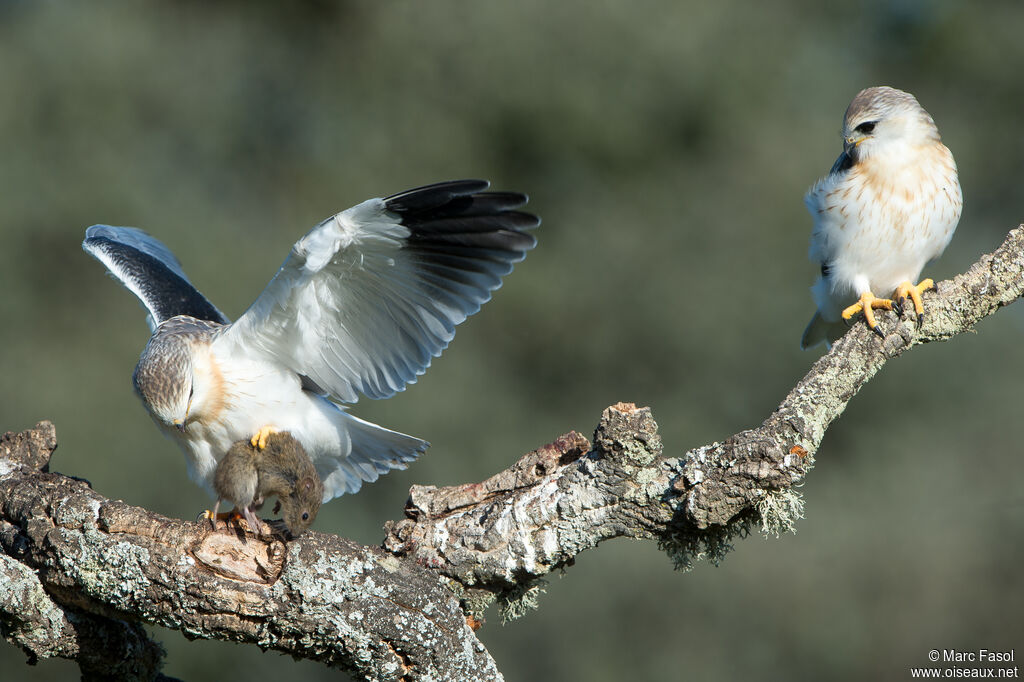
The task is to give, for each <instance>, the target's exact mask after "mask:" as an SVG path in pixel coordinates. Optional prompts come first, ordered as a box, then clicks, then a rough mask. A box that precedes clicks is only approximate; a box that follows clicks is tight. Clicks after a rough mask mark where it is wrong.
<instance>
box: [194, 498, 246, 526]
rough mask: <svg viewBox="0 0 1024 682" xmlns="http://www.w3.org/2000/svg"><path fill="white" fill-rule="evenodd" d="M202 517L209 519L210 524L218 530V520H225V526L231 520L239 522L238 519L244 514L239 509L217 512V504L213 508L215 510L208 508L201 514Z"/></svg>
mask: <svg viewBox="0 0 1024 682" xmlns="http://www.w3.org/2000/svg"><path fill="white" fill-rule="evenodd" d="M218 506H219V503H218ZM200 518H203V519H209V521H210V525H212V526H213V529H214V530H217V522H218V521H223V522H224V526H225V527H227V525H228V522H229V521H235V522H237V521H238V519H240V518H242V515H241V514H239V513H238V512H237V511H229V512H220V513H217V507H216V506H215V507H214V508H213V511H210V510H209V509H207V510H206V511H204V512H203V513H202V514H200Z"/></svg>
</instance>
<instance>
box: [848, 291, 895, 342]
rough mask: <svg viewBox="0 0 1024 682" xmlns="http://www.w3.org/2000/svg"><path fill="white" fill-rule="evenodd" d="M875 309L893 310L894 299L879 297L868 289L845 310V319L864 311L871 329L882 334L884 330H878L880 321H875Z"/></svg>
mask: <svg viewBox="0 0 1024 682" xmlns="http://www.w3.org/2000/svg"><path fill="white" fill-rule="evenodd" d="M875 310H892V301H891V300H890V299H888V298H878V297H877V296H875V295H874V294H873V293H871V292H870V291H866V292H864V293H863V294H861V296H860V300H859V301H857V302H856V303H854V304H853V305H851V306H850V307H849V308H847V309H846V310H844V311H843V319H844V320H849V319H850V318H851V317H853V316H854V315H856V314H857V313H860V312H862V313H864V320H865V321H866V322H867V323H868V327H869V328H870V329H871V331H873V332H874V333H876V334H878V335H879V336H882V332H880V331H878V322H876V321H875V312H874V311H875Z"/></svg>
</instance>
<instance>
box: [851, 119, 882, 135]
mask: <svg viewBox="0 0 1024 682" xmlns="http://www.w3.org/2000/svg"><path fill="white" fill-rule="evenodd" d="M877 123H878V121H864V122H863V123H861V124H860V125H859V126H857V127H856V128H854V129H853V130H854V132H857V133H864V134H865V135H870V134H871V132H872V131H873V130H874V129H875V124H877Z"/></svg>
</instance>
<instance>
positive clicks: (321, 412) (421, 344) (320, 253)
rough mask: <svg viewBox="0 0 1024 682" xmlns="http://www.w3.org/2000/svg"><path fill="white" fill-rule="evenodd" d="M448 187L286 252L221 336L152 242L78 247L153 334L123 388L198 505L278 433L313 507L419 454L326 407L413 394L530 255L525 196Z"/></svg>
mask: <svg viewBox="0 0 1024 682" xmlns="http://www.w3.org/2000/svg"><path fill="white" fill-rule="evenodd" d="M488 186H489V184H488V183H487V182H486V181H483V180H456V181H451V182H442V183H438V184H434V185H428V186H426V187H420V188H418V189H413V190H409V191H407V192H402V193H400V194H395V195H393V196H390V197H387V198H385V199H370V200H368V201H364V202H363V203H361V204H358V205H356V206H353V207H352V208H350V209H348V210H346V211H342V212H341V213H338V214H337V215H334V216H332V217H330V218H328V219H326V220H324V221H323V222H321V223H320V224H319V225H317V226H316V227H314V228H313V229H312V230H311V231H310V232H309V233H308V234H306V235H305V236H304V237H303V238H302V239H300V240H299V241H298V242H296V243H295V245H294V246H293V247H292V250H291V253H290V254H289V255H288V257H287V259H286V260H285V262H284V264H283V265H282V266H281V268H280V269H279V270H278V271H277V274H276V275H275V276H274V278H273V279H272V280H271V281H270V284H268V285H267V287H266V289H264V290H263V293H261V294H260V296H259V297H258V298H257V299H256V301H255V302H254V303H253V304H252V305H251V306H250V307H249V309H248V310H246V311H245V312H244V313H243V314H242V316H241V317H239V318H238V319H237V320H235V322H233V323H232V322H229V321H228V319H227V318H226V317H225V316H224V315H223V314H222V313H221V312H220V311H219V310H217V308H216V307H214V306H213V304H211V303H210V302H209V301H207V300H206V299H205V298H204V297H203V296H202V295H201V294H200V293H199V292H198V291H197V290H196V288H195V287H193V286H192V284H191V283H190V282H189V280H188V278H187V277H186V276H185V273H184V271H183V270H182V268H181V265H180V264H179V263H178V261H177V259H175V257H174V256H173V255H172V254H171V252H170V251H169V250H168V249H167V247H166V246H164V245H163V244H162V243H161V242H159V241H158V240H156V239H154V238H153V237H151V236H149V235H147V234H146V233H144V232H142V231H141V230H137V229H134V228H130V227H110V226H108V225H94V226H93V227H90V228H89V229H88V230H87V231H86V237H85V241H84V242H83V243H82V247H83V248H84V249H85V250H86V251H87V252H88V253H90V254H91V255H93V256H94V257H96V258H97V259H98V260H99V261H100V262H102V263H103V264H104V265H105V266H106V267H107V269H108V270H109V271H110V272H111V273H112V274H113V275H114V276H115V277H117V278H118V279H119V280H121V282H122V283H123V284H124V285H125V286H126V287H127V288H128V289H129V290H131V291H132V293H134V294H135V295H136V296H138V297H139V299H140V300H141V301H142V303H143V305H144V306H145V308H146V309H147V310H148V313H149V315H148V321H149V323H150V328H151V329H152V331H153V335H152V337H151V338H150V339H149V343H147V344H146V348H145V349H144V350H143V351H142V356H141V357H140V358H139V362H138V365H137V366H136V367H135V373H134V375H133V377H132V379H133V383H134V385H135V390H136V392H137V393H138V395H139V397H140V398H141V399H142V402H143V403H144V404H145V406H146V409H147V410H149V413H150V414H151V415H152V417H153V419H154V420H155V421H156V423H157V426H159V427H160V428H161V429H162V430H163V431H164V432H165V433H167V434H170V436H171V437H173V438H174V439H176V440H177V442H178V443H179V444H180V445H181V447H182V449H183V450H184V451H185V459H186V463H187V465H188V472H189V475H190V476H191V477H192V479H193V480H194V481H196V482H197V483H198V484H200V485H201V486H203V487H204V488H205V489H206V490H207V491H208V492H209V493H211V495H212V494H213V493H214V489H213V484H214V476H215V471H216V468H217V462H218V461H219V460H220V459H221V458H222V457H224V455H225V453H226V452H227V451H228V449H229V448H230V447H231V445H232V444H233V443H234V442H236V441H238V440H242V439H251V442H252V444H253V445H254V446H256V447H259V448H263V447H265V446H266V443H267V438H268V436H269V434H271V433H273V432H274V431H278V430H280V431H289V432H290V433H291V434H292V435H293V436H294V437H295V439H297V440H298V441H299V442H300V443H301V444H302V446H303V448H305V450H306V452H307V453H308V455H309V457H310V459H311V460H312V461H313V464H314V466H315V467H316V472H317V474H318V475H319V477H320V480H321V481H322V482H323V501H325V502H326V501H327V500H330V499H332V498H334V497H336V496H338V495H341V494H343V493H353V492H356V491H357V490H359V487H360V486H361V485H362V483H363V481H374V480H376V479H377V477H378V476H379V475H380V474H383V473H386V472H387V471H389V470H391V469H395V468H399V469H404V468H405V466H406V465H407V464H408V463H409V462H411V461H412V460H414V459H416V457H418V456H419V455H420V454H421V453H422V452H423V450H424V449H425V448H426V447H427V443H426V442H425V441H422V440H420V439H418V438H414V437H412V436H407V435H405V434H402V433H398V432H396V431H391V430H389V429H385V428H383V427H381V426H377V425H375V424H371V423H370V422H367V421H363V420H362V419H359V418H358V417H355V416H353V415H351V414H349V413H348V412H347V411H346V410H345V408H344V407H341V406H339V405H338V404H337V403H336V402H335V401H340V402H344V403H353V402H356V400H358V398H359V395H360V394H362V395H364V396H366V397H368V398H374V399H377V398H388V397H390V396H392V395H394V394H395V393H396V392H398V391H401V390H404V388H405V386H406V384H409V383H412V382H414V381H416V377H417V376H418V375H420V374H422V373H423V372H424V371H425V370H426V368H427V367H428V366H429V365H430V362H431V359H432V358H433V357H436V356H438V355H440V354H441V351H442V350H444V348H445V347H447V345H448V343H449V342H450V341H451V340H452V337H453V336H454V335H455V327H456V325H458V324H459V323H460V322H462V321H463V320H465V319H466V317H468V316H469V315H472V314H473V313H475V312H476V311H478V310H479V309H480V306H481V305H483V304H484V303H485V302H486V301H488V300H489V299H490V297H491V292H492V291H494V290H495V289H497V288H498V287H500V286H501V278H502V277H503V276H504V275H507V274H508V273H509V272H511V271H512V266H513V264H514V263H516V262H518V261H521V260H522V259H523V258H524V257H525V256H526V252H527V251H528V250H529V249H532V248H533V247H534V245H535V244H536V240H535V239H534V237H533V236H532V235H531V234H529V232H528V231H527V230H529V229H531V228H533V227H536V226H537V225H539V224H540V221H539V219H538V218H537V217H536V216H534V215H531V214H529V213H525V212H522V211H519V210H516V209H518V208H519V207H521V206H522V205H523V204H525V203H526V201H527V197H526V195H524V194H519V193H516V192H488V191H485V190H486V189H487V188H488Z"/></svg>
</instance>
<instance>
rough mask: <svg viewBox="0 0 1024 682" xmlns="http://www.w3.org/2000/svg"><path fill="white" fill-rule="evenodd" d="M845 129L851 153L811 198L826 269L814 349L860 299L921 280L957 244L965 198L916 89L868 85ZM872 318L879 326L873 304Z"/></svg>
mask: <svg viewBox="0 0 1024 682" xmlns="http://www.w3.org/2000/svg"><path fill="white" fill-rule="evenodd" d="M842 134H843V153H842V154H841V155H840V156H839V158H838V159H837V160H836V162H835V164H834V165H833V167H832V170H831V172H830V173H829V174H828V175H827V176H826V177H824V178H822V179H821V180H819V181H818V182H817V183H816V184H815V185H814V186H813V187H812V188H811V189H810V191H809V192H808V193H807V196H806V197H805V199H804V202H805V203H806V205H807V209H808V210H809V211H810V213H811V216H812V217H813V219H814V230H813V233H812V234H811V248H810V258H811V260H813V261H815V262H816V263H819V264H820V265H821V272H822V274H821V277H819V279H818V281H817V282H816V283H815V284H814V286H813V287H812V288H811V292H812V294H813V296H814V302H815V303H816V304H817V307H818V312H817V313H816V314H815V315H814V318H813V319H812V320H811V323H810V324H809V325H808V327H807V330H806V331H805V332H804V335H803V339H802V341H801V345H802V346H803V347H804V348H807V347H810V346H813V345H815V344H816V343H818V342H820V341H826V342H830V341H831V340H833V339H834V338H836V337H837V336H838V335H839V334H840V333H841V331H842V329H843V327H842V325H841V319H842V317H843V311H844V308H847V307H848V306H851V304H856V303H857V302H858V299H861V301H862V302H863V301H864V300H870V298H871V295H872V294H873V295H874V296H879V297H889V296H892V295H893V293H894V291H895V290H896V289H897V287H900V286H901V285H905V284H906V283H911V285H914V284H916V283H917V278H918V277H919V276H920V275H921V271H922V269H923V268H924V266H925V264H926V263H928V262H929V261H931V260H934V259H936V258H938V257H939V256H940V255H941V254H942V252H943V251H944V250H945V248H946V245H947V244H949V240H950V239H951V238H952V236H953V232H954V230H956V225H957V221H959V219H960V210H961V207H962V203H963V199H962V195H961V192H960V183H959V181H958V179H957V172H956V163H955V162H954V161H953V155H952V154H951V153H950V151H949V149H947V148H946V146H945V145H944V144H942V140H941V138H940V137H939V131H938V129H937V128H936V126H935V122H934V121H933V120H932V117H931V116H930V115H929V114H928V112H927V111H925V110H924V109H923V108H922V107H921V105H920V104H918V102H917V100H916V99H915V98H914V97H913V95H910V94H908V93H906V92H902V91H900V90H896V89H894V88H889V87H876V88H868V89H866V90H863V91H861V92H860V93H859V94H858V95H857V96H856V97H855V98H854V99H853V101H852V102H851V103H850V106H849V107H848V108H847V110H846V115H845V117H844V119H843V133H842ZM901 291H902V289H901ZM865 296H867V297H868V298H867V299H865ZM883 303H884V301H883ZM915 303H916V301H915ZM890 304H891V302H890ZM870 307H871V306H870V305H869V308H870ZM873 307H875V308H880V307H888V304H887V305H880V304H879V303H878V302H877V301H876V302H875V305H874V306H873ZM918 312H920V311H918ZM850 314H851V313H850V312H849V311H848V312H847V316H849V315H850ZM866 317H868V323H869V325H870V326H872V328H874V320H873V315H871V314H870V310H868V311H867V314H866Z"/></svg>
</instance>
